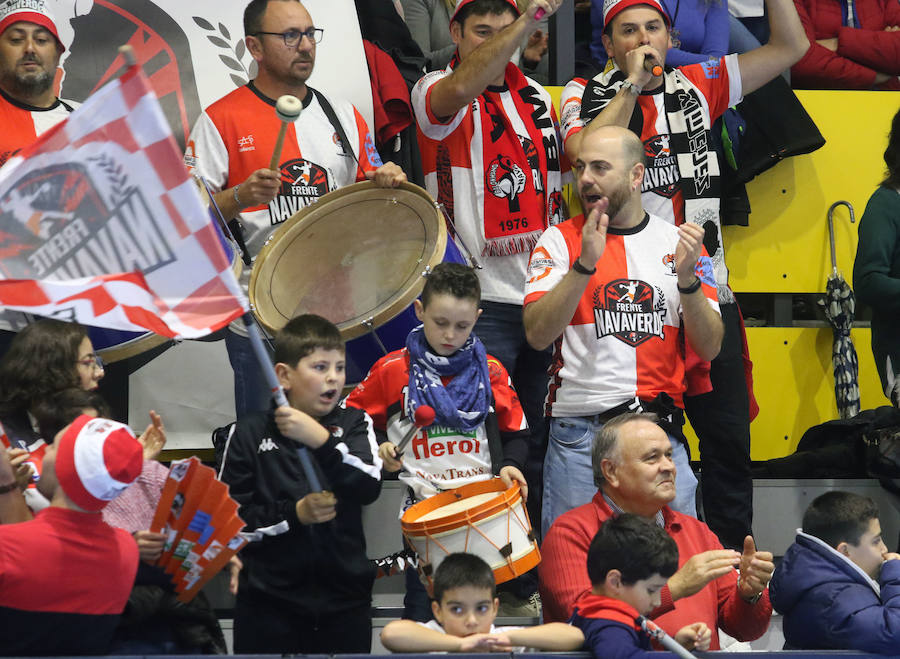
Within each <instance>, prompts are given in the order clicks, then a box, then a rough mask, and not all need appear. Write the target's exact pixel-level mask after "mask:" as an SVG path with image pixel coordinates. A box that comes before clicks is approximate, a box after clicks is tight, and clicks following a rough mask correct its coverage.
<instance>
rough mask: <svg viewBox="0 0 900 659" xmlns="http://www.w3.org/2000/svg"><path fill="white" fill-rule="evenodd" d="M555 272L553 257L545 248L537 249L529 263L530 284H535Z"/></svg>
mask: <svg viewBox="0 0 900 659" xmlns="http://www.w3.org/2000/svg"><path fill="white" fill-rule="evenodd" d="M552 270H553V257H551V256H550V252H548V251H547V250H546V249H545V248H544V247H535V248H534V251H533V252H532V253H531V259H530V260H529V261H528V283H529V284H533V283H534V282H536V281H539V280H541V279H543V278H544V277H546V276H547V275H549V274H550V272H551V271H552Z"/></svg>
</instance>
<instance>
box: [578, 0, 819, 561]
mask: <svg viewBox="0 0 900 659" xmlns="http://www.w3.org/2000/svg"><path fill="white" fill-rule="evenodd" d="M766 13H767V14H768V16H769V26H770V28H771V37H770V38H769V41H768V42H767V43H766V44H765V45H763V46H761V47H759V48H756V49H754V50H751V51H749V52H746V53H741V54H739V55H735V54H731V55H726V56H724V57H721V58H718V59H710V60H708V61H705V62H699V63H697V64H690V65H687V66H682V67H679V68H677V69H675V68H672V67H670V66H667V60H666V57H667V53H668V49H669V47H670V45H671V43H672V42H671V38H674V37H673V35H671V34H670V32H671V29H670V28H671V25H672V22H673V21H672V20H670V17H669V16H668V14H667V13H666V11H665V9H664V8H663V6H662V4H661V3H660V2H659V1H658V0H605V2H604V3H603V45H604V47H605V48H606V51H607V53H608V54H609V56H610V58H611V59H612V61H613V66H612V67H611V68H610V69H609V70H607V71H604V72H603V73H602V74H600V75H597V76H595V77H594V78H593V79H592V80H583V79H578V78H576V79H575V80H572V81H571V82H570V83H569V84H568V85H566V88H565V91H564V92H563V95H562V101H561V103H562V120H563V132H564V136H565V148H566V153H572V152H577V151H578V149H579V143H580V141H581V140H582V139H583V136H584V135H586V134H589V133H590V132H591V131H592V130H594V129H595V128H598V127H600V126H605V125H616V126H622V127H627V128H630V129H631V130H632V131H634V132H635V133H637V134H638V135H639V136H640V138H641V141H642V142H643V143H644V152H645V154H646V157H647V170H646V173H645V175H644V182H643V185H642V191H643V195H642V201H643V204H644V208H646V209H647V210H648V211H649V212H650V213H653V214H655V215H658V216H659V217H661V218H662V219H664V220H667V221H669V222H672V223H673V224H676V225H680V224H681V223H682V222H692V223H695V224H698V225H700V226H701V227H703V228H704V229H705V232H706V235H705V237H704V246H705V247H706V249H707V251H708V252H709V256H710V258H711V259H712V262H713V270H714V273H715V277H716V284H717V286H718V298H719V304H720V308H719V310H720V312H721V314H722V320H723V322H724V325H725V335H724V339H723V341H722V349H721V351H720V353H719V355H718V357H717V358H716V359H715V361H713V362H712V363H711V364H709V365H707V364H705V363H701V364H696V359H691V357H692V356H690V355H689V363H695V364H696V367H695V368H692V369H691V371H690V372H689V374H688V382H689V392H688V394H687V395H686V397H685V408H686V410H687V415H688V418H689V419H690V421H691V427H692V428H693V430H694V432H696V434H697V437H698V439H699V440H700V460H701V471H702V473H703V488H702V493H703V514H704V517H705V520H706V522H707V524H709V526H710V528H712V530H713V531H714V532H715V533H716V534H717V535H718V536H719V539H720V540H721V541H722V543H723V544H724V545H725V546H727V547H731V548H733V549H740V548H741V547H742V546H743V541H744V538H745V537H746V536H747V534H749V533H751V532H752V529H751V525H752V521H753V479H752V477H751V470H750V465H751V461H750V419H751V410H752V408H753V406H754V405H755V402H754V401H752V391H751V390H750V386H749V382H748V379H749V378H748V373H747V372H746V371H745V368H748V365H749V363H750V359H749V354H748V353H747V348H746V337H745V336H744V331H743V322H742V318H741V313H740V309H738V305H737V302H736V300H735V297H734V294H733V293H732V291H731V289H730V288H729V286H728V268H727V267H726V264H725V249H724V245H723V242H722V230H721V226H720V220H719V197H720V196H721V191H720V186H719V169H720V168H719V161H718V157H717V155H716V152H715V150H714V149H713V148H712V142H711V138H712V136H711V127H712V124H713V122H714V121H716V119H717V118H718V117H719V116H720V115H722V113H723V112H725V110H726V109H727V108H728V107H730V106H733V105H735V104H737V103H738V102H739V101H740V100H741V98H742V97H743V96H744V95H746V94H749V93H751V92H753V91H754V90H756V89H758V88H759V87H761V86H762V85H764V84H766V83H767V82H768V81H770V80H771V79H772V78H774V77H776V76H777V75H779V74H780V73H781V72H782V71H784V70H785V69H786V68H788V67H790V66H791V65H792V64H793V63H794V62H796V61H797V60H798V59H800V58H801V57H802V56H803V54H804V53H805V52H806V49H807V48H808V43H807V39H806V35H805V33H804V31H803V25H802V24H801V22H800V19H799V17H798V16H797V10H796V9H795V7H794V3H793V2H791V0H766ZM654 64H655V65H657V66H658V68H657V69H656V70H655V71H654V70H653V69H654V66H652V65H654ZM707 366H708V374H707V373H706V372H704V371H706V368H707Z"/></svg>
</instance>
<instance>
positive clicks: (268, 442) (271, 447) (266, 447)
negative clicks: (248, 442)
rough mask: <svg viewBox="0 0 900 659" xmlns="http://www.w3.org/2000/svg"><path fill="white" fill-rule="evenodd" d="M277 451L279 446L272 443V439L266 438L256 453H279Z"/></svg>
mask: <svg viewBox="0 0 900 659" xmlns="http://www.w3.org/2000/svg"><path fill="white" fill-rule="evenodd" d="M277 450H278V445H277V444H276V443H275V442H273V441H272V438H271V437H266V438H264V439H263V440H262V441H261V442H260V443H259V448H258V449H256V452H257V453H265V452H266V451H277Z"/></svg>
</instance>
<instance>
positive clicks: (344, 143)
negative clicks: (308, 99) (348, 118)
mask: <svg viewBox="0 0 900 659" xmlns="http://www.w3.org/2000/svg"><path fill="white" fill-rule="evenodd" d="M310 89H312V92H313V94H315V95H316V98H317V99H318V101H319V105H320V106H322V112H324V113H325V116H326V117H328V121H330V122H331V126H332V127H333V128H334V132H335V133H337V136H338V137H339V138H340V140H341V150H342V151H343V152H344V155H345V156H350V157H351V158H353V160H354V161H355V162H356V169H357V170H359V172H360V174H362V175H363V178H365V177H366V173H365V171H363V168H362V165H360V164H359V158H357V157H356V152H355V151H354V150H353V146H351V145H352V144H353V143H352V142H351V141H350V140H348V139H347V133H346V132H344V127H343V125H341V122H340V120H339V119H338V118H337V115H336V114H335V113H334V108H333V107H331V103H329V102H328V99H327V98H325V94H323V93H321V92H320V91H319V90H318V89H313V88H312V87H310Z"/></svg>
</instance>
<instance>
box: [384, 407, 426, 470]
mask: <svg viewBox="0 0 900 659" xmlns="http://www.w3.org/2000/svg"><path fill="white" fill-rule="evenodd" d="M432 423H434V408H433V407H432V406H431V405H419V406H418V407H417V408H416V412H415V414H413V425H412V428H410V429H409V430H407V431H406V434H405V435H403V439H401V440H400V443H399V444H397V452H396V455H395V456H394V457H396V458H399V457H400V456H401V455H403V449H404V448H406V445H407V444H409V440H411V439H412V438H413V437H414V436H415V434H416V433H417V432H419V430H420V429H422V428H427V427H428V426H430V425H431V424H432Z"/></svg>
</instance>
